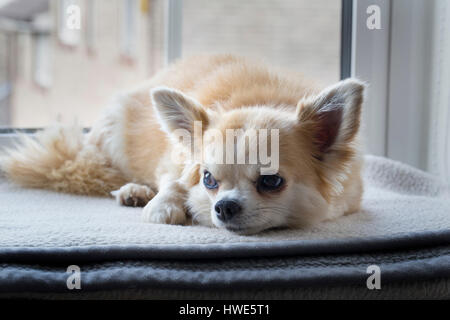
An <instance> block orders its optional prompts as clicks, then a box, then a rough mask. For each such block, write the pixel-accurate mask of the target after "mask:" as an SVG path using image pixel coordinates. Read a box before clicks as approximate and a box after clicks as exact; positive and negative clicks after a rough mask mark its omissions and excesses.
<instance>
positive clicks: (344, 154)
mask: <svg viewBox="0 0 450 320" xmlns="http://www.w3.org/2000/svg"><path fill="white" fill-rule="evenodd" d="M162 86H163V87H162ZM169 88H171V89H169ZM363 89H364V86H363V84H362V83H360V82H359V81H357V80H354V79H349V80H345V81H341V82H339V83H337V84H336V85H334V86H331V87H328V88H326V89H324V90H323V91H321V92H318V91H317V90H316V89H315V88H313V87H311V86H310V85H309V84H308V83H307V82H305V81H304V80H303V79H302V78H299V77H292V76H287V75H286V74H285V73H276V72H275V71H272V70H269V69H268V68H266V67H265V66H264V65H260V64H258V63H255V62H252V61H248V60H246V59H244V58H240V57H236V56H232V55H215V56H199V57H194V58H190V59H185V60H182V61H180V62H178V63H176V64H174V65H172V66H171V67H169V68H167V69H166V70H163V71H162V72H160V73H159V74H157V75H156V76H155V77H153V78H152V79H151V80H149V82H148V83H146V84H144V85H143V86H141V87H140V88H138V89H136V90H133V91H131V92H129V93H127V94H125V95H122V96H120V97H118V98H117V99H116V100H115V102H114V103H112V105H111V106H110V107H108V108H107V109H105V111H104V114H103V116H102V117H101V118H100V120H99V121H98V122H97V123H96V124H95V125H94V126H93V128H92V130H91V131H90V132H89V133H88V134H83V133H81V131H80V130H79V129H77V128H67V127H54V128H51V129H47V130H44V131H43V132H40V133H38V134H37V139H33V138H29V137H23V139H22V143H21V144H20V145H18V146H17V147H16V148H14V149H10V150H7V152H6V153H4V154H3V156H2V158H1V162H0V163H1V167H2V170H3V171H4V172H5V173H6V175H7V177H8V178H9V179H10V180H12V181H14V182H16V183H18V184H20V185H22V186H26V187H38V188H48V189H52V190H56V191H62V192H70V193H76V194H85V195H109V194H110V193H111V192H113V195H114V196H115V197H116V199H117V201H118V202H119V203H120V204H123V205H132V206H145V207H144V209H143V215H144V218H145V220H146V221H150V222H158V223H172V224H186V223H189V222H190V221H192V222H193V223H198V224H202V225H210V226H214V225H215V226H217V227H225V228H227V229H229V230H233V231H237V232H239V233H243V234H249V233H255V232H259V231H262V230H265V229H268V228H273V227H299V226H303V225H305V224H310V223H315V222H319V221H323V220H326V219H330V218H335V217H339V216H341V215H343V214H346V213H351V212H354V211H356V210H358V209H359V206H360V201H361V195H362V181H361V175H360V171H361V166H362V157H361V154H360V150H359V145H358V130H359V122H360V113H361V105H362V99H363ZM152 107H153V108H152ZM194 121H202V123H203V129H204V130H203V131H204V132H203V134H204V136H206V135H207V133H208V130H211V129H215V130H220V131H225V129H227V128H233V129H237V128H241V129H244V131H245V130H248V129H261V128H266V129H279V137H280V138H279V141H280V167H279V174H280V176H282V177H283V179H284V181H285V184H284V186H283V188H281V189H280V190H277V192H268V193H265V192H263V193H261V192H258V190H257V188H256V187H255V181H256V180H257V179H258V176H259V171H258V170H259V168H260V165H259V164H245V165H231V164H208V163H196V162H188V163H185V164H176V163H174V162H173V161H171V158H170V155H171V152H172V151H173V150H174V149H180V150H181V149H183V148H184V147H185V146H184V145H182V144H180V143H179V142H178V141H175V140H174V139H171V135H172V133H173V131H174V130H176V129H185V130H187V131H188V132H192V130H193V122H194ZM238 138H239V137H238ZM208 144H209V142H208V139H205V141H204V150H205V153H208V152H210V149H209V148H210V146H209V145H208ZM205 168H207V170H208V171H209V172H211V174H212V175H213V176H214V178H215V179H216V180H217V181H218V183H219V187H218V188H217V189H214V190H209V189H207V188H205V186H204V185H203V183H202V179H203V175H204V170H205ZM114 190H115V191H114ZM223 199H233V200H236V201H237V202H239V203H240V204H241V205H242V207H243V209H242V212H241V213H240V214H238V215H236V216H235V217H233V219H231V220H230V221H227V222H223V221H221V220H219V219H218V218H217V216H216V212H215V209H214V207H215V204H216V203H217V201H219V200H223ZM150 200H151V201H150Z"/></svg>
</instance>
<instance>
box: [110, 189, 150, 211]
mask: <svg viewBox="0 0 450 320" xmlns="http://www.w3.org/2000/svg"><path fill="white" fill-rule="evenodd" d="M111 195H112V196H114V197H115V198H116V201H117V203H119V204H120V205H122V206H128V207H144V206H145V205H146V204H147V203H148V202H149V201H150V200H151V199H152V198H153V197H154V196H155V193H154V192H153V190H152V189H150V188H149V187H147V186H144V185H140V184H135V183H128V184H126V185H124V186H122V187H121V188H120V189H119V190H115V191H112V192H111Z"/></svg>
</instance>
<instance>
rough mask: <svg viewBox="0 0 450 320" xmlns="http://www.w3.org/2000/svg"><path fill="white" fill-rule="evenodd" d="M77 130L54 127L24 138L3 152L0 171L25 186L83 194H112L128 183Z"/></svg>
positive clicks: (75, 128) (23, 136) (0, 158)
mask: <svg viewBox="0 0 450 320" xmlns="http://www.w3.org/2000/svg"><path fill="white" fill-rule="evenodd" d="M84 136H85V135H84V134H83V132H82V130H81V129H79V128H77V127H53V128H49V129H46V130H44V131H42V132H39V133H37V134H36V137H35V138H33V137H30V136H27V135H21V136H20V140H19V143H18V144H17V145H16V146H15V147H13V148H10V149H6V150H4V151H2V153H1V156H0V169H1V171H3V173H4V174H5V175H6V177H7V178H8V179H9V180H11V181H13V182H15V183H17V184H19V185H21V186H24V187H31V188H46V189H51V190H55V191H60V192H68V193H74V194H84V195H105V196H106V195H109V192H110V191H112V190H116V189H118V188H120V187H121V186H122V185H123V184H125V182H126V181H125V179H124V177H123V175H122V174H121V172H120V170H118V169H116V168H114V167H113V166H112V165H111V162H110V161H109V160H108V159H107V157H106V156H105V155H104V154H102V152H101V151H100V150H99V148H98V147H97V146H95V145H89V144H88V143H86V142H85V140H86V139H85V137H84Z"/></svg>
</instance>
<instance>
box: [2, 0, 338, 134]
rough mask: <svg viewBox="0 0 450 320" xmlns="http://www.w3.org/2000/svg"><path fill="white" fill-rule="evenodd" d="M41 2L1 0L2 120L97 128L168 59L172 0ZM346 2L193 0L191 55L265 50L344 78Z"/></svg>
mask: <svg viewBox="0 0 450 320" xmlns="http://www.w3.org/2000/svg"><path fill="white" fill-rule="evenodd" d="M32 2H33V5H30V3H31V2H30V1H29V0H11V1H3V2H2V1H0V20H2V19H7V21H8V24H3V23H2V24H0V127H22V128H26V127H43V126H47V125H50V124H52V123H55V122H62V123H73V122H74V121H77V122H78V123H79V124H80V125H82V126H91V125H92V124H93V123H94V121H95V120H96V119H97V118H98V116H99V114H100V111H101V110H102V109H103V108H104V107H105V106H106V105H107V104H108V102H109V101H110V99H111V98H112V97H113V96H114V95H115V94H117V93H119V92H121V91H123V90H126V89H128V88H130V87H133V86H135V85H138V84H139V83H141V82H142V81H143V80H145V79H147V78H148V77H150V76H152V75H153V74H154V73H155V72H156V71H158V70H159V69H160V68H161V67H163V66H164V62H165V44H166V41H165V40H166V39H165V34H166V33H165V30H164V27H165V23H166V21H164V19H165V17H166V12H165V10H166V9H167V1H166V0H89V1H86V0H33V1H32ZM340 6H341V1H340V0H316V1H307V0H282V1H272V0H250V1H238V0H226V1H225V0H217V1H210V0H188V1H186V0H185V1H183V23H182V54H183V56H188V55H193V54H197V53H224V52H228V53H236V54H241V55H245V56H250V57H258V58H264V59H266V60H267V62H269V63H270V64H272V65H274V66H278V67H285V68H288V69H289V70H291V71H292V70H294V71H300V72H303V73H304V74H305V75H306V76H307V77H309V78H311V79H315V80H317V82H319V84H328V83H331V82H334V81H336V80H338V76H339V45H340ZM5 25H7V28H6V29H5V28H4V26H5Z"/></svg>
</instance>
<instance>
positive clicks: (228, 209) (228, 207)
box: [214, 200, 242, 222]
mask: <svg viewBox="0 0 450 320" xmlns="http://www.w3.org/2000/svg"><path fill="white" fill-rule="evenodd" d="M214 209H215V210H216V213H217V218H218V219H219V220H222V221H224V222H225V221H227V220H230V219H231V218H232V217H233V216H234V215H236V214H238V213H239V212H241V210H242V207H241V206H240V205H239V203H237V202H236V201H234V200H220V201H217V203H216V205H215V206H214Z"/></svg>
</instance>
